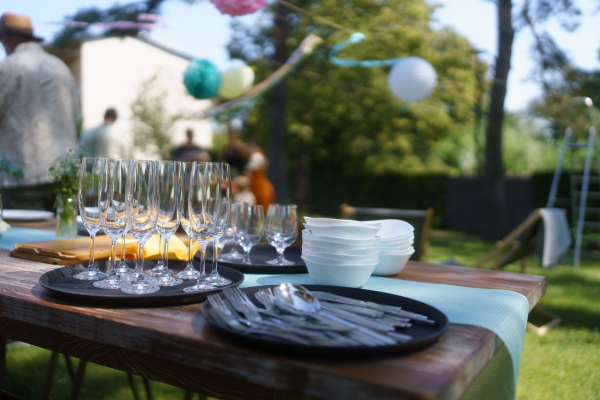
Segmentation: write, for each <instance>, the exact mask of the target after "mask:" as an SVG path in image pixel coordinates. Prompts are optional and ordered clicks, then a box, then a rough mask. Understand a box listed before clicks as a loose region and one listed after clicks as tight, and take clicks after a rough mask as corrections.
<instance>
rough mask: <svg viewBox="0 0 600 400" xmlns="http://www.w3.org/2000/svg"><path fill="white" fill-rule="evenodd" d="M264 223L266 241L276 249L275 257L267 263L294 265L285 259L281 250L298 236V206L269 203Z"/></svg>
mask: <svg viewBox="0 0 600 400" xmlns="http://www.w3.org/2000/svg"><path fill="white" fill-rule="evenodd" d="M265 225H266V226H265V236H266V237H267V241H268V242H269V244H270V245H271V246H273V247H275V249H276V250H277V258H276V259H274V260H269V261H267V264H271V265H294V263H293V262H291V261H289V260H286V259H285V257H284V256H283V252H284V251H285V248H286V247H288V246H289V245H291V244H292V243H294V242H295V241H296V237H298V207H297V206H296V205H295V204H271V205H270V206H269V211H267V220H266V224H265Z"/></svg>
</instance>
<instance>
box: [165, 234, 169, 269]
mask: <svg viewBox="0 0 600 400" xmlns="http://www.w3.org/2000/svg"><path fill="white" fill-rule="evenodd" d="M168 270H169V239H165V272H166V271H168Z"/></svg>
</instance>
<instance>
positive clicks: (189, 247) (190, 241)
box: [188, 235, 194, 265]
mask: <svg viewBox="0 0 600 400" xmlns="http://www.w3.org/2000/svg"><path fill="white" fill-rule="evenodd" d="M188 239H189V242H188V265H190V264H191V263H192V240H194V238H193V237H192V235H188Z"/></svg>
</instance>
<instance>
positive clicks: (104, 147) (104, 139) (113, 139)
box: [79, 108, 131, 159]
mask: <svg viewBox="0 0 600 400" xmlns="http://www.w3.org/2000/svg"><path fill="white" fill-rule="evenodd" d="M116 120H117V111H116V110H115V109H114V108H108V109H107V110H106V112H105V113H104V122H103V123H102V124H100V125H98V126H97V127H95V128H92V129H90V130H87V131H85V132H83V133H82V134H81V138H80V139H79V145H80V146H81V150H82V152H83V155H84V156H87V157H99V158H114V159H118V158H124V159H126V158H131V150H130V148H131V146H130V144H129V143H127V141H126V137H127V136H128V135H127V134H125V132H123V130H122V129H120V127H119V125H118V124H115V121H116Z"/></svg>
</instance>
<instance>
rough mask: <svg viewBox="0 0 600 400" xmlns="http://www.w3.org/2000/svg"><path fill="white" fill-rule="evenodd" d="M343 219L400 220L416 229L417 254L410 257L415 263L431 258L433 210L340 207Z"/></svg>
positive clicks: (344, 205) (415, 246)
mask: <svg viewBox="0 0 600 400" xmlns="http://www.w3.org/2000/svg"><path fill="white" fill-rule="evenodd" d="M340 211H341V213H342V218H347V219H356V220H358V221H365V220H373V219H400V220H403V221H406V222H408V223H409V224H411V225H412V226H414V227H415V243H414V245H413V246H414V248H415V253H414V254H413V255H412V256H411V257H410V259H411V260H413V261H427V260H428V258H429V240H428V239H429V231H430V230H431V222H432V220H433V209H432V208H428V209H427V210H400V209H396V208H371V207H351V206H349V205H348V204H342V205H341V206H340Z"/></svg>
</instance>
